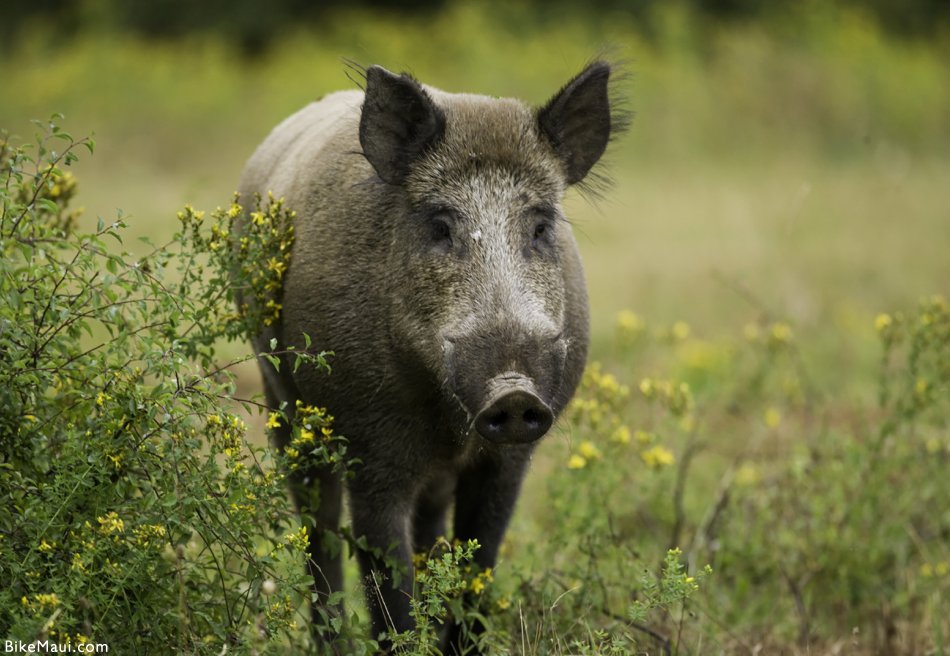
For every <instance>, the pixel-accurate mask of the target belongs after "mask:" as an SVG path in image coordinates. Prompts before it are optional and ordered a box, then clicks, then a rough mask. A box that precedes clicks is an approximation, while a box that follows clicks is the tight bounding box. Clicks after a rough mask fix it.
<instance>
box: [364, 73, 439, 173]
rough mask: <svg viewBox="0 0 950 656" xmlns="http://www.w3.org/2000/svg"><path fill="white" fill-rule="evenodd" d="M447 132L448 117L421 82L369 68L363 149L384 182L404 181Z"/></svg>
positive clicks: (406, 76)
mask: <svg viewBox="0 0 950 656" xmlns="http://www.w3.org/2000/svg"><path fill="white" fill-rule="evenodd" d="M444 131H445V115H444V114H443V113H442V111H441V110H440V109H439V108H438V107H436V106H435V103H433V102H432V99H431V98H429V95H428V94H427V93H426V92H425V90H423V88H422V87H421V86H420V85H419V83H418V82H416V81H415V80H414V79H412V78H411V77H409V76H408V75H405V74H403V75H394V74H393V73H390V72H389V71H387V70H386V69H385V68H382V67H380V66H370V67H369V68H368V69H366V98H365V99H364V100H363V114H362V116H361V117H360V146H362V147H363V155H364V156H365V157H366V159H367V160H368V161H369V163H370V164H372V165H373V168H374V169H376V173H377V174H378V175H379V177H380V178H382V179H383V180H384V181H385V182H388V183H390V184H399V183H401V182H403V180H405V178H406V176H407V175H408V174H409V170H410V167H411V165H412V163H413V162H414V161H415V160H417V159H418V158H419V157H420V156H421V155H422V153H424V152H425V150H426V149H427V148H429V147H430V146H431V145H432V144H433V143H435V142H436V141H437V140H438V139H439V138H440V137H441V136H442V134H443V132H444Z"/></svg>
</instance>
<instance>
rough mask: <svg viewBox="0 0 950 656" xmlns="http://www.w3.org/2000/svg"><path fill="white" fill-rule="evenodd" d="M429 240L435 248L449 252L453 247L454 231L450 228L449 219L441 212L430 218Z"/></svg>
mask: <svg viewBox="0 0 950 656" xmlns="http://www.w3.org/2000/svg"><path fill="white" fill-rule="evenodd" d="M428 229H429V239H430V241H431V242H432V245H433V247H435V248H437V249H439V250H441V251H447V250H449V249H450V248H451V247H452V229H451V228H450V227H449V217H448V216H447V215H446V214H444V213H442V212H439V213H437V214H434V215H432V216H431V217H429V226H428Z"/></svg>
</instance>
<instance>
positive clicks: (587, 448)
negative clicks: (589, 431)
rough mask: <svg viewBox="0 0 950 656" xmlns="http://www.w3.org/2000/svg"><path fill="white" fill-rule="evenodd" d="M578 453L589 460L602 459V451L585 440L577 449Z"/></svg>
mask: <svg viewBox="0 0 950 656" xmlns="http://www.w3.org/2000/svg"><path fill="white" fill-rule="evenodd" d="M577 452H578V453H580V454H581V456H582V457H583V458H586V459H587V460H596V459H597V458H600V449H598V448H597V447H596V446H595V445H594V443H593V442H591V441H590V440H584V441H583V442H581V443H580V445H579V446H578V447H577Z"/></svg>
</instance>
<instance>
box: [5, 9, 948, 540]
mask: <svg viewBox="0 0 950 656" xmlns="http://www.w3.org/2000/svg"><path fill="white" fill-rule="evenodd" d="M600 53H607V54H608V56H610V57H613V58H615V59H618V60H622V61H624V62H625V63H626V68H627V71H628V72H629V73H630V75H629V76H628V77H627V79H626V80H624V81H623V83H622V85H621V88H620V91H621V92H622V95H623V96H625V97H626V99H627V100H626V102H627V105H628V107H629V108H630V109H631V110H633V112H634V113H635V119H634V122H633V125H632V128H631V130H630V131H629V133H628V134H626V135H624V136H623V137H622V138H621V139H619V140H618V141H617V142H615V143H614V144H613V145H612V146H611V149H610V150H609V153H608V157H607V169H606V170H607V171H608V172H609V174H610V176H611V177H612V178H613V181H614V183H613V186H612V187H611V188H609V189H608V190H607V191H606V192H605V193H604V194H603V198H601V199H596V200H592V199H589V198H585V197H583V196H581V195H580V194H578V193H576V192H571V193H570V195H569V197H568V199H567V201H566V206H567V210H568V214H569V216H570V217H571V219H572V221H573V223H574V226H575V231H576V234H577V237H578V241H579V243H580V246H581V249H582V252H583V256H584V260H585V266H586V270H587V275H588V281H589V286H590V290H591V306H592V317H593V329H594V343H593V353H592V355H593V357H594V358H596V359H602V360H605V361H607V362H608V364H609V363H610V362H611V360H612V359H613V360H614V361H615V364H616V366H621V365H620V364H619V360H617V359H616V358H613V355H614V351H613V349H614V346H613V345H612V344H613V340H612V338H613V336H614V333H615V328H616V317H617V314H618V312H620V311H621V310H625V309H629V310H633V311H635V312H636V313H637V314H638V315H640V316H642V317H644V318H645V319H646V321H647V325H648V326H650V328H651V329H653V328H654V327H656V328H657V330H659V331H663V330H669V327H670V326H672V325H673V324H674V322H685V323H686V324H687V325H688V326H689V333H690V335H691V336H692V338H701V339H709V340H716V339H719V338H722V337H723V336H724V335H730V334H731V335H736V334H738V332H739V331H740V330H741V327H742V326H743V325H746V324H749V323H750V322H756V321H766V320H767V321H774V320H781V321H785V322H787V323H788V324H789V325H790V326H791V327H792V329H793V331H794V334H795V339H796V342H797V344H798V345H799V347H798V348H799V354H800V357H801V361H802V367H803V368H804V371H807V372H808V374H809V376H810V381H809V384H810V385H814V386H815V387H816V388H817V389H818V390H819V391H820V392H821V393H823V394H827V395H830V396H832V397H833V399H834V400H832V401H830V402H829V403H830V406H831V407H832V412H835V411H837V412H838V416H839V417H844V418H845V420H846V421H851V419H850V417H851V408H852V407H853V404H854V402H855V401H856V400H859V399H860V400H862V401H867V400H869V399H872V398H873V397H874V393H875V392H876V389H877V388H876V382H875V375H874V371H875V368H876V365H877V363H878V359H879V357H880V350H879V345H878V341H877V338H876V335H875V330H874V325H873V320H874V317H875V315H876V314H877V313H879V312H883V311H894V310H900V309H907V308H911V307H913V306H914V305H916V303H917V300H918V299H919V298H920V297H923V296H930V295H933V294H943V295H944V296H950V257H948V252H950V3H947V2H944V1H941V0H911V1H908V2H898V1H897V0H871V1H869V2H858V1H857V0H829V1H825V2H821V1H818V0H805V1H801V2H795V1H792V0H780V1H777V2H770V3H765V2H761V3H760V2H754V1H753V0H682V1H679V2H660V1H659V0H644V1H642V2H624V1H622V0H597V1H594V2H589V3H586V4H584V5H583V6H581V5H580V4H575V3H571V2H568V1H567V0H553V1H549V2H541V1H534V2H523V3H512V2H509V3H502V2H488V3H474V2H463V1H460V0H455V1H451V0H450V1H436V0H423V1H413V0H400V1H398V2H383V1H365V2H361V3H359V2H358V3H354V2H345V3H344V2H342V1H332V2H324V3H307V2H303V1H302V0H282V1H277V2H270V3H267V6H266V7H264V6H263V4H260V3H256V2H252V1H250V0H238V1H234V0H232V1H230V2H224V1H223V0H216V1H213V2H206V3H194V2H187V1H186V0H161V1H160V2H150V3H123V2H120V1H119V0H45V1H37V2H34V3H31V4H29V6H27V4H26V3H4V4H3V5H2V6H0V80H2V83H0V127H3V128H6V129H7V130H8V131H10V132H11V133H15V134H18V135H20V136H21V137H29V135H30V134H32V126H31V125H30V124H29V120H30V119H44V118H46V117H48V116H49V115H50V114H51V113H53V112H61V113H63V114H65V116H66V120H65V121H64V123H63V124H64V126H65V127H66V129H68V130H70V131H71V132H73V134H75V135H77V136H78V135H84V134H89V133H94V136H95V138H96V141H97V150H96V154H95V156H94V157H86V158H84V159H83V161H82V162H80V164H79V165H77V167H76V169H77V171H76V174H77V176H78V178H79V181H80V188H81V193H80V196H79V201H80V204H83V205H85V207H86V213H85V220H86V221H87V222H89V224H90V225H92V224H94V222H95V218H96V217H97V216H102V217H104V218H106V219H109V218H112V217H114V216H115V215H116V213H117V212H121V213H122V214H123V215H125V216H126V217H127V221H128V222H129V224H130V226H131V231H132V232H133V233H134V234H138V235H148V236H150V237H152V238H153V239H155V240H156V241H159V240H161V239H162V238H164V237H167V236H169V235H170V234H171V233H172V232H173V231H174V230H175V229H176V228H177V227H178V222H177V221H176V219H175V213H176V211H177V210H178V209H180V208H181V206H183V205H184V204H186V203H190V204H192V205H194V206H196V207H199V208H205V209H210V208H212V207H214V206H218V205H224V204H226V203H228V202H229V200H230V197H231V194H232V193H233V191H234V189H235V187H236V185H237V180H238V177H239V174H240V171H241V168H242V167H243V165H244V162H245V161H246V159H247V158H248V157H249V156H250V154H251V153H252V152H253V150H254V148H255V147H256V146H257V144H258V143H260V141H261V140H262V139H263V138H264V137H265V135H266V134H267V133H268V132H269V131H270V129H271V128H272V127H273V126H275V125H276V124H277V123H278V122H279V121H280V120H282V119H283V118H284V117H286V116H287V115H289V114H290V113H292V112H294V111H296V110H297V109H298V108H300V107H301V106H303V105H304V104H306V103H308V102H310V101H312V100H314V99H316V98H318V97H319V96H321V95H322V94H325V93H327V92H330V91H333V90H337V89H343V88H353V87H354V82H353V81H352V80H350V79H349V78H348V76H347V69H346V66H345V65H344V63H343V59H344V58H347V59H352V60H354V61H356V62H358V63H360V64H363V65H368V64H371V63H379V64H382V65H384V66H386V67H387V68H389V69H391V70H397V71H402V70H407V71H410V72H412V73H413V74H414V75H415V76H416V77H418V78H419V79H420V80H422V81H423V82H425V83H428V84H431V85H434V86H438V87H441V88H443V89H445V90H448V91H465V92H478V93H484V94H490V95H510V96H516V97H520V98H523V99H525V100H527V101H530V102H532V103H535V104H541V103H543V102H544V101H545V100H546V99H547V98H548V97H549V96H550V95H551V94H553V93H554V92H555V91H556V90H557V89H558V88H559V87H560V85H561V84H563V83H564V82H565V81H566V80H567V79H569V78H570V76H572V75H573V74H574V73H576V72H577V71H579V70H580V69H581V67H582V66H583V65H584V63H585V62H587V61H588V60H590V59H591V58H592V57H594V56H597V55H598V54H600ZM127 243H128V244H129V245H130V246H131V247H133V248H134V242H132V241H129V242H127ZM680 325H681V326H682V324H680ZM316 337H317V339H318V340H319V336H316ZM330 346H331V347H332V345H330ZM234 348H235V349H239V347H237V346H235V347H234ZM649 357H650V356H649V354H644V358H647V359H649ZM627 373H629V372H627ZM628 378H629V376H628ZM242 384H243V385H244V386H246V387H247V388H249V389H250V390H251V391H253V390H254V389H256V387H257V382H256V374H255V372H254V371H253V368H247V369H246V376H244V378H243V383H242ZM854 421H855V422H857V420H854ZM785 438H786V439H788V440H794V439H795V436H794V435H786V436H785ZM743 444H744V442H743V441H742V438H741V437H737V438H736V447H737V448H739V446H740V445H743ZM717 447H721V448H722V449H723V451H724V452H728V450H729V446H728V445H720V444H717ZM762 449H763V451H767V450H768V449H767V448H766V447H764V446H763V447H762ZM542 453H543V449H542ZM778 453H782V450H781V449H778ZM550 466H552V465H551V464H550V463H548V464H545V460H544V458H543V457H542V458H541V459H540V462H539V464H538V466H537V467H536V473H535V474H534V476H533V480H534V481H537V480H538V479H539V477H540V476H541V474H542V473H543V472H544V471H545V470H546V468H550ZM715 476H716V474H712V473H711V474H709V475H708V476H706V478H708V479H709V480H710V481H713V482H714V480H715ZM526 492H527V496H526V499H525V503H524V504H523V506H524V507H527V508H530V507H531V506H532V505H533V504H535V503H538V501H537V497H538V495H543V494H544V491H543V488H542V487H541V486H539V485H536V484H534V485H533V484H531V483H529V485H528V489H527V491H526ZM516 524H517V523H516Z"/></svg>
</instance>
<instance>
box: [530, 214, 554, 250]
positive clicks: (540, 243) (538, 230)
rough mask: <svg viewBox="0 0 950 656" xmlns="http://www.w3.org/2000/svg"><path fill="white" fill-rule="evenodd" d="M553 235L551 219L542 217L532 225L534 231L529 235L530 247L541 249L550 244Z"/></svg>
mask: <svg viewBox="0 0 950 656" xmlns="http://www.w3.org/2000/svg"><path fill="white" fill-rule="evenodd" d="M553 234H554V224H553V222H552V220H551V219H549V218H548V217H544V218H542V219H539V220H538V221H537V223H535V224H534V230H533V231H532V233H531V247H532V248H543V247H544V246H546V245H548V244H550V242H551V236H552V235H553Z"/></svg>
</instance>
